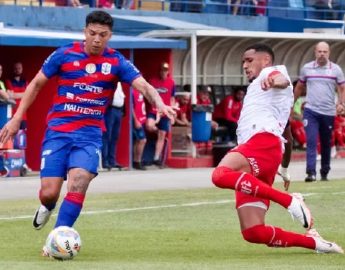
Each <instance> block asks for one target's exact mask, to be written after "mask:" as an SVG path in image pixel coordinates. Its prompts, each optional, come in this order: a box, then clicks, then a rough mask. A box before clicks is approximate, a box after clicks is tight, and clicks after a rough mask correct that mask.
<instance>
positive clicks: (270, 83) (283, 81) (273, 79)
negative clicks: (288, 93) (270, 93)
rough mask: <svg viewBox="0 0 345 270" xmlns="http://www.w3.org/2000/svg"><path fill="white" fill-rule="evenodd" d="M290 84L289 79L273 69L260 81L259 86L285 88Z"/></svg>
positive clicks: (263, 87)
mask: <svg viewBox="0 0 345 270" xmlns="http://www.w3.org/2000/svg"><path fill="white" fill-rule="evenodd" d="M289 85H290V81H289V80H288V79H287V78H286V77H285V76H284V75H283V74H282V73H280V72H279V71H274V72H272V73H271V74H269V75H268V76H267V78H265V79H263V80H262V82H261V88H262V89H263V90H268V89H270V88H276V89H285V88H286V87H288V86H289Z"/></svg>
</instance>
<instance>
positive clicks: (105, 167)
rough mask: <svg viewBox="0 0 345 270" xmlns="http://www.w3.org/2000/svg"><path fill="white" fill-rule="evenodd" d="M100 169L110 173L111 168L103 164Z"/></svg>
mask: <svg viewBox="0 0 345 270" xmlns="http://www.w3.org/2000/svg"><path fill="white" fill-rule="evenodd" d="M102 168H103V169H104V170H107V171H110V170H111V166H110V165H108V164H103V165H102Z"/></svg>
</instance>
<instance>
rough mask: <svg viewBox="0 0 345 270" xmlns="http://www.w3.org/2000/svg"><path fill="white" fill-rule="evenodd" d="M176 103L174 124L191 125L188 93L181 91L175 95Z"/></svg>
mask: <svg viewBox="0 0 345 270" xmlns="http://www.w3.org/2000/svg"><path fill="white" fill-rule="evenodd" d="M176 105H177V107H178V109H179V110H177V111H176V119H175V125H176V126H188V127H189V126H191V103H190V93H189V92H183V93H182V94H180V95H178V96H176Z"/></svg>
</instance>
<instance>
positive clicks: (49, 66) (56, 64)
mask: <svg viewBox="0 0 345 270" xmlns="http://www.w3.org/2000/svg"><path fill="white" fill-rule="evenodd" d="M63 57H64V51H63V49H62V48H59V49H57V50H55V51H54V52H53V53H52V54H51V55H49V56H48V58H47V59H46V60H45V61H44V63H43V65H42V72H43V74H44V75H46V77H47V78H51V77H53V76H55V75H56V74H58V72H59V71H60V66H61V64H62V61H63Z"/></svg>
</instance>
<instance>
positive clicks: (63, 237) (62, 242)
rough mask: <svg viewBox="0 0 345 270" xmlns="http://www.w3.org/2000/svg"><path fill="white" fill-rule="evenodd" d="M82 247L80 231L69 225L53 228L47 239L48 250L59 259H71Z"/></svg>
mask: <svg viewBox="0 0 345 270" xmlns="http://www.w3.org/2000/svg"><path fill="white" fill-rule="evenodd" d="M80 247H81V239H80V235H79V233H78V232H77V231H76V230H75V229H73V228H71V227H67V226H60V227H57V228H55V229H54V230H52V231H51V232H50V233H49V235H48V237H47V240H46V245H45V248H46V252H47V253H48V255H49V256H50V257H53V258H54V259H57V260H71V259H73V258H74V257H75V256H77V255H78V253H79V251H80Z"/></svg>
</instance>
